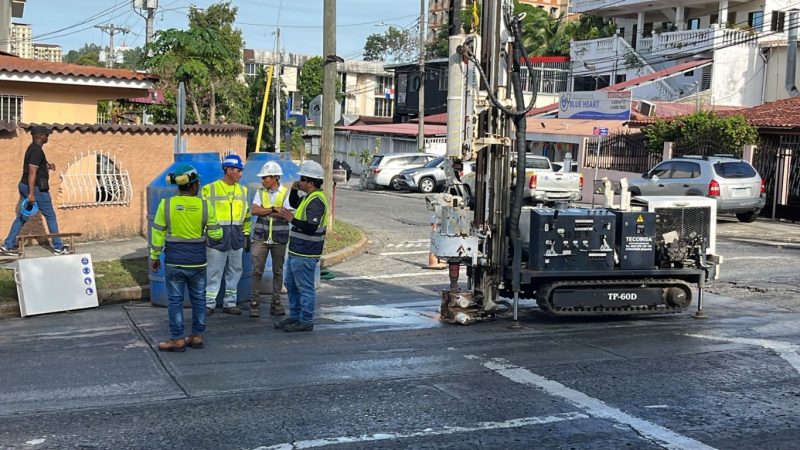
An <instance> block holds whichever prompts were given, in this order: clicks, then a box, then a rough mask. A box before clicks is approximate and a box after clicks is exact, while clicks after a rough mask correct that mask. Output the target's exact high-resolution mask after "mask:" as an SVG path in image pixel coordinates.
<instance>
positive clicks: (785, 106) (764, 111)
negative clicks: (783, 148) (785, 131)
mask: <svg viewBox="0 0 800 450" xmlns="http://www.w3.org/2000/svg"><path fill="white" fill-rule="evenodd" d="M732 114H734V112H726V113H723V114H722V115H732ZM735 114H741V115H743V116H744V118H745V120H747V123H748V124H750V125H753V126H756V127H761V128H800V97H790V98H786V99H783V100H776V101H774V102H768V103H762V104H761V105H758V106H754V107H752V108H745V109H741V110H738V111H736V112H735Z"/></svg>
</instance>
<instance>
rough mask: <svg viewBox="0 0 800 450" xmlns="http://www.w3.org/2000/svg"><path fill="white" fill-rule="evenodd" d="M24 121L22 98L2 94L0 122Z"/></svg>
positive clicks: (0, 96) (0, 99) (0, 97)
mask: <svg viewBox="0 0 800 450" xmlns="http://www.w3.org/2000/svg"><path fill="white" fill-rule="evenodd" d="M21 121H22V96H20V95H10V94H0V122H21Z"/></svg>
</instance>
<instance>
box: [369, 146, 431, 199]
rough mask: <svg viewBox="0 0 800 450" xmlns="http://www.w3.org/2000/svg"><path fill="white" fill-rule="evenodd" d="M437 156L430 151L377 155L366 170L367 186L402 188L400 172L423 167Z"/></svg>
mask: <svg viewBox="0 0 800 450" xmlns="http://www.w3.org/2000/svg"><path fill="white" fill-rule="evenodd" d="M435 158H436V155H431V154H429V153H418V152H414V153H390V154H386V155H375V156H373V157H372V161H370V163H369V168H368V169H367V170H366V177H364V176H363V175H362V179H363V180H364V183H365V184H366V186H365V187H369V188H373V187H377V186H381V187H388V188H392V189H394V190H398V189H402V187H401V186H400V172H402V171H403V170H405V169H411V168H415V167H422V166H424V165H425V164H427V163H429V162H431V161H432V160H433V159H435Z"/></svg>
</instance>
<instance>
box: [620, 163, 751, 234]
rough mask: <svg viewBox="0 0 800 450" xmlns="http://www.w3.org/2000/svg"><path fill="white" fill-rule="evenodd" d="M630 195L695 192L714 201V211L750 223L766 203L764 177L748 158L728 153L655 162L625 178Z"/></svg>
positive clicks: (691, 193) (692, 193)
mask: <svg viewBox="0 0 800 450" xmlns="http://www.w3.org/2000/svg"><path fill="white" fill-rule="evenodd" d="M628 183H629V188H628V190H629V191H630V192H631V194H632V195H698V196H705V197H709V198H713V199H715V200H716V201H717V213H718V214H722V213H732V214H736V218H737V219H739V221H741V222H752V221H754V220H756V218H757V217H758V213H759V212H761V208H763V207H764V204H765V203H766V193H765V191H764V180H762V179H761V176H759V175H758V172H756V169H754V168H753V166H751V165H750V164H749V163H748V162H747V161H744V160H742V159H739V158H736V157H733V156H731V155H715V156H693V155H685V156H681V157H678V158H673V159H670V160H667V161H662V162H660V163H658V165H656V166H655V167H653V168H652V169H650V171H648V172H645V173H643V174H642V177H641V178H633V179H630V180H629V181H628Z"/></svg>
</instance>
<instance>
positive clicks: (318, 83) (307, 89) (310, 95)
mask: <svg viewBox="0 0 800 450" xmlns="http://www.w3.org/2000/svg"><path fill="white" fill-rule="evenodd" d="M323 69H324V67H323V64H322V57H321V56H315V57H313V58H311V59H309V60H308V61H306V62H305V64H303V67H302V68H301V69H300V75H299V76H298V77H297V90H299V91H300V94H302V95H303V110H306V111H307V110H308V104H309V103H310V102H311V100H314V98H316V97H317V96H318V95H322V79H323V75H324V74H323Z"/></svg>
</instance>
